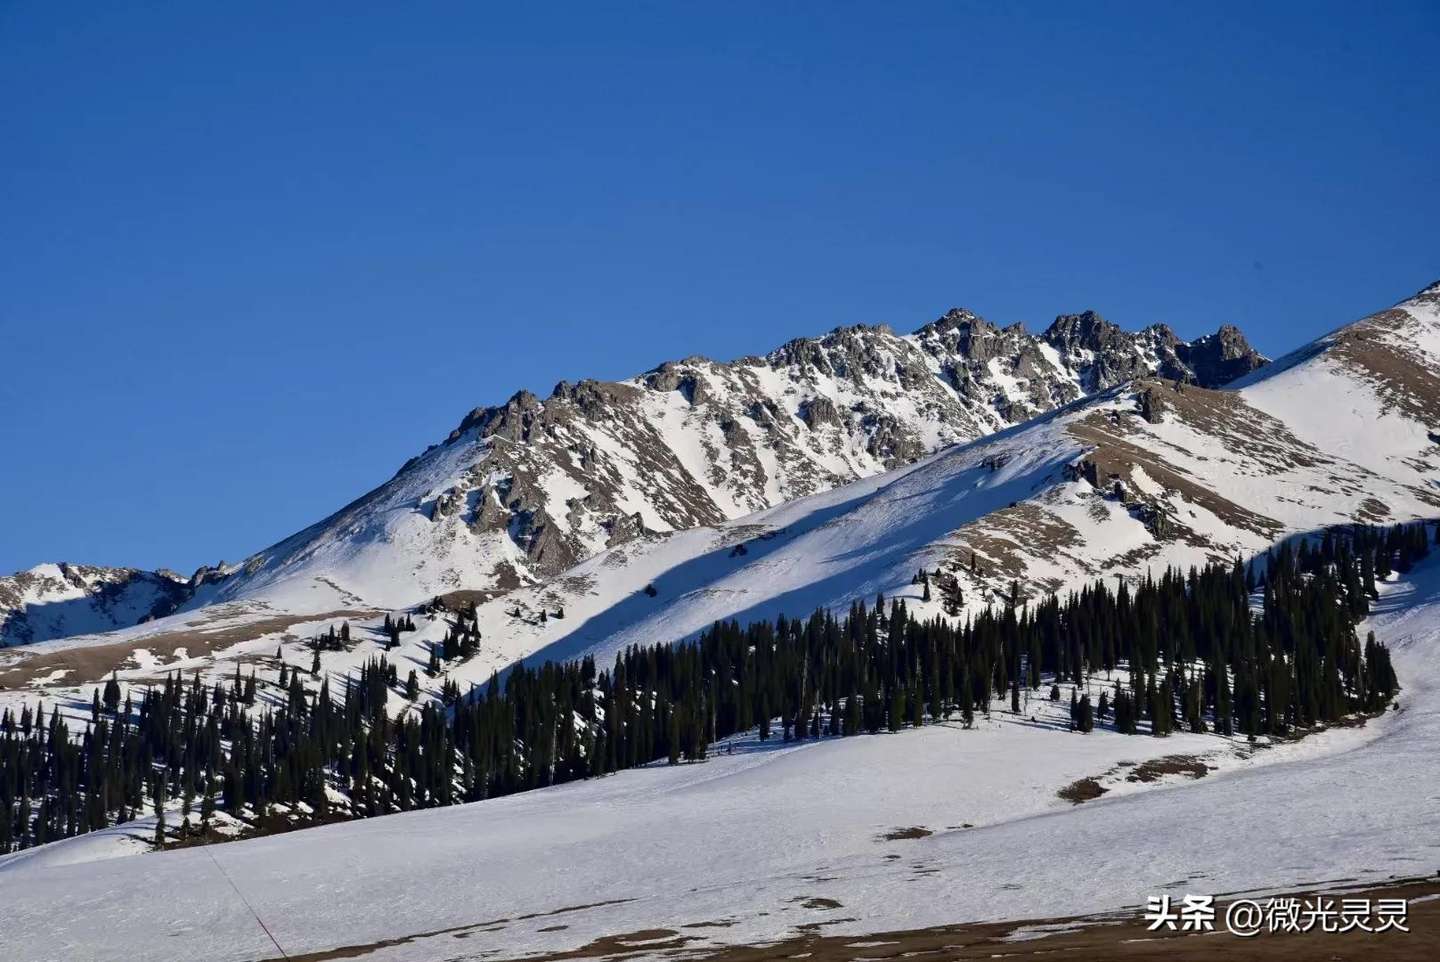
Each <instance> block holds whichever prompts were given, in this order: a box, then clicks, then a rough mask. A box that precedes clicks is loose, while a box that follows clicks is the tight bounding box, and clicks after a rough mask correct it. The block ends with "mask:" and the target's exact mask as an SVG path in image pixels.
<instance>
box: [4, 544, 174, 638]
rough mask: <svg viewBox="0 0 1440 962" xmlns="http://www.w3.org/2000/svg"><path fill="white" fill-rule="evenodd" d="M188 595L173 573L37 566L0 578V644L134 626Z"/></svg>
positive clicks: (74, 566)
mask: <svg viewBox="0 0 1440 962" xmlns="http://www.w3.org/2000/svg"><path fill="white" fill-rule="evenodd" d="M191 594H192V592H191V590H190V582H189V580H187V579H185V578H183V577H181V576H180V575H177V574H175V573H174V572H172V571H140V570H137V569H135V568H104V567H98V566H95V565H80V564H63V563H62V564H42V565H36V566H35V567H33V568H30V569H29V570H27V571H21V572H19V573H18V574H13V575H7V576H5V577H0V647H3V646H5V645H22V644H27V643H29V642H32V641H44V640H47V639H50V638H63V637H65V636H66V635H80V634H88V633H91V632H97V631H111V630H113V629H115V628H123V627H126V626H128V625H134V624H137V623H139V622H141V621H144V620H148V619H150V618H158V617H160V616H162V615H168V614H169V613H170V612H172V611H174V610H175V608H176V606H177V605H179V604H180V603H181V602H183V601H185V600H187V599H188V598H190V597H191Z"/></svg>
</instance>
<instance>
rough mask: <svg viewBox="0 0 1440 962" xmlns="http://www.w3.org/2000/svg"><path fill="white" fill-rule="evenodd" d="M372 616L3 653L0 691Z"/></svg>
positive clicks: (73, 681)
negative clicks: (142, 654)
mask: <svg viewBox="0 0 1440 962" xmlns="http://www.w3.org/2000/svg"><path fill="white" fill-rule="evenodd" d="M375 614H378V612H373V611H360V610H356V611H332V612H328V613H326V614H320V615H275V616H273V617H270V618H261V619H259V620H258V621H251V622H247V623H245V624H242V625H233V626H227V627H223V628H208V629H207V628H205V627H203V626H199V627H193V628H186V629H183V630H180V631H167V632H162V633H160V634H156V635H150V636H148V637H145V638H141V639H138V640H135V641H126V642H115V643H111V644H104V645H88V646H85V647H77V648H64V649H58V650H49V651H47V650H46V648H45V645H44V644H43V643H41V644H38V645H35V646H33V647H28V648H14V649H8V650H6V652H5V655H7V656H13V657H14V660H13V661H12V662H11V663H9V664H7V665H5V666H3V667H0V690H4V689H9V690H14V689H16V688H23V687H25V686H26V685H29V684H30V683H31V682H32V681H34V680H36V679H38V678H44V677H46V676H48V675H50V674H51V673H53V672H55V671H58V670H61V669H65V670H66V673H65V674H64V675H63V676H62V677H60V678H59V679H57V680H56V682H55V684H56V685H57V686H59V687H65V688H68V687H71V686H74V685H83V684H87V683H89V682H97V681H100V680H102V679H104V678H106V677H107V676H109V674H110V673H111V672H112V671H116V670H120V669H123V668H125V667H126V666H127V663H128V662H129V661H130V657H131V656H132V655H133V654H134V653H135V651H136V650H137V649H140V648H144V649H146V650H148V651H149V652H151V653H152V654H154V655H155V656H156V657H157V658H160V659H170V658H174V657H175V653H176V652H177V651H179V650H180V649H181V648H184V649H185V653H186V655H187V656H188V657H191V658H193V657H195V656H197V655H204V654H209V653H210V652H212V651H216V650H218V649H221V648H227V647H229V646H230V645H234V644H237V643H239V642H242V641H250V640H252V639H254V638H259V637H260V636H261V635H269V634H274V633H276V632H282V631H286V630H288V629H289V628H291V627H292V626H294V625H297V624H300V623H301V622H308V621H324V620H326V619H341V618H367V617H371V616H373V615H375Z"/></svg>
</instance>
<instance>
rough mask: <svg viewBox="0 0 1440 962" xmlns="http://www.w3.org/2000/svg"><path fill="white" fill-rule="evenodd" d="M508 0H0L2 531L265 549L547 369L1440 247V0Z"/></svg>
mask: <svg viewBox="0 0 1440 962" xmlns="http://www.w3.org/2000/svg"><path fill="white" fill-rule="evenodd" d="M519 6H521V5H517V4H506V5H500V4H476V3H465V4H460V3H457V4H434V3H409V4H393V3H387V4H373V5H372V4H365V3H347V4H280V3H276V4H254V5H251V4H234V3H227V4H219V3H196V2H183V3H125V4H107V3H62V2H58V0H57V2H52V0H44V2H40V0H35V2H20V0H8V2H0V91H3V94H0V458H3V461H0V570H5V571H8V570H14V569H17V568H21V567H28V566H29V565H32V564H35V563H37V562H40V561H42V560H73V561H89V562H95V563H104V564H131V565H138V566H161V565H165V566H171V567H175V568H179V569H182V570H185V571H187V572H188V571H189V570H191V569H193V568H194V567H195V566H196V565H198V564H200V563H202V562H212V561H216V560H219V559H220V558H222V557H223V558H226V559H229V560H235V559H238V558H239V557H242V556H243V555H245V554H247V553H249V552H252V551H255V550H257V549H259V548H261V547H263V546H265V545H266V544H269V543H270V542H273V541H275V540H277V539H279V538H281V537H283V536H285V535H287V534H289V533H291V532H293V531H295V530H297V529H298V528H300V527H303V526H304V525H306V524H308V523H310V522H312V521H315V520H317V519H318V518H320V517H321V516H323V515H324V514H326V513H328V512H329V511H331V510H333V509H335V508H337V507H338V506H340V505H341V504H343V503H344V502H346V501H348V500H349V499H351V498H352V497H354V496H356V495H358V494H360V493H362V492H363V491H365V490H366V489H368V488H369V487H371V486H373V485H374V484H376V483H378V482H380V481H383V480H384V479H385V478H387V477H388V476H389V475H390V474H391V473H393V472H394V470H395V469H396V468H397V467H398V466H399V465H400V464H401V463H402V462H403V461H404V460H405V459H406V458H407V457H409V456H410V455H412V454H415V453H417V452H418V451H419V450H421V449H422V448H424V447H425V445H427V444H428V443H431V442H433V441H436V440H439V439H440V438H442V437H444V435H445V434H446V433H447V432H448V431H449V430H450V429H451V428H452V427H453V426H454V425H455V424H456V423H457V422H458V421H459V420H460V418H461V416H462V415H463V414H464V413H465V412H466V411H467V410H468V409H470V408H471V407H474V406H476V405H479V404H486V403H494V402H498V401H501V400H503V399H504V398H506V397H508V396H509V395H510V394H511V393H512V392H513V391H514V390H516V389H517V388H520V387H528V388H531V389H533V390H536V391H537V392H542V393H543V392H548V391H549V389H550V388H551V387H552V386H553V385H554V383H555V382H556V381H557V380H559V379H561V378H569V379H576V378H580V377H583V376H596V377H621V376H626V375H629V374H631V373H635V372H637V371H641V370H644V369H646V368H649V367H650V366H652V365H653V364H655V363H657V362H659V361H661V360H663V359H666V358H670V357H678V356H684V355H687V354H693V353H703V354H708V355H711V356H718V357H724V358H728V357H733V356H736V355H740V354H747V353H758V352H762V351H764V350H766V349H769V348H770V347H773V346H775V345H776V344H778V343H779V342H781V341H783V340H785V339H787V338H790V337H793V336H798V335H802V334H809V333H818V332H820V331H824V330H828V329H829V328H831V327H833V326H835V325H836V324H840V323H853V322H861V321H865V322H873V321H886V322H889V323H891V324H893V325H895V326H896V327H897V328H900V329H905V330H909V329H912V328H913V327H915V326H918V325H919V324H920V323H922V322H924V321H925V320H928V319H930V318H932V317H934V316H936V315H938V314H939V313H941V312H943V311H944V310H945V309H946V308H948V307H951V306H955V305H963V306H967V307H970V308H972V309H974V310H977V311H979V312H980V313H982V314H985V315H986V316H988V317H991V318H992V319H994V320H997V321H1004V322H1009V321H1015V320H1023V321H1025V322H1027V323H1028V324H1031V325H1036V326H1043V325H1044V324H1045V323H1047V322H1048V321H1049V320H1050V319H1051V318H1053V317H1054V315H1055V314H1057V313H1060V312H1062V311H1070V310H1079V309H1084V308H1087V307H1093V308H1095V309H1097V310H1099V311H1101V312H1102V313H1104V314H1105V315H1106V316H1108V317H1111V318H1113V319H1114V320H1116V321H1118V322H1120V323H1121V324H1124V325H1126V326H1132V327H1133V326H1139V325H1143V324H1147V323H1150V322H1152V321H1157V320H1164V321H1167V322H1169V323H1170V324H1171V325H1173V326H1174V327H1175V328H1176V329H1177V330H1178V331H1180V332H1181V333H1182V334H1183V335H1186V336H1191V335H1196V334H1200V333H1204V332H1207V331H1211V330H1213V329H1214V328H1215V327H1216V326H1217V325H1219V324H1220V323H1222V322H1226V321H1232V322H1236V323H1238V324H1240V325H1241V326H1242V327H1243V328H1244V329H1245V330H1246V331H1247V332H1248V333H1249V334H1250V336H1251V338H1252V339H1253V341H1254V342H1255V343H1256V344H1257V345H1258V346H1259V347H1260V348H1261V349H1262V350H1265V351H1268V352H1281V351H1283V350H1285V349H1287V348H1288V347H1290V346H1293V345H1294V344H1296V343H1297V342H1300V341H1302V340H1305V339H1308V338H1310V337H1312V336H1314V335H1316V334H1318V333H1320V332H1322V331H1323V330H1325V329H1328V328H1330V327H1332V326H1334V325H1336V324H1337V323H1339V322H1341V321H1344V320H1346V319H1349V318H1352V317H1354V316H1357V315H1360V314H1364V313H1368V312H1369V311H1371V310H1373V309H1376V308H1380V307H1383V306H1386V305H1388V304H1390V303H1392V302H1393V301H1395V300H1397V299H1399V298H1401V297H1403V296H1406V295H1408V294H1410V293H1412V292H1414V291H1415V290H1417V289H1419V288H1420V287H1422V286H1424V285H1425V284H1427V283H1429V282H1431V281H1433V280H1435V279H1437V277H1440V244H1437V232H1440V70H1436V61H1435V57H1436V50H1437V49H1440V43H1437V41H1440V5H1437V4H1436V3H1435V2H1434V0H1426V2H1420V3H1414V4H1406V3H1399V2H1393V3H1392V2H1387V3H1382V4H1365V3H1358V2H1356V3H1346V4H1340V5H1336V6H1326V5H1322V4H1317V3H1303V4H1295V5H1287V4H1282V3H1265V4H1251V3H1236V4H1222V5H1212V4H1189V5H1181V4H1135V5H1128V6H1112V5H1109V4H1098V3H1087V4H1063V5H1062V4H1054V5H1051V4H1013V5H1012V4H993V3H977V4H965V3H945V4H933V5H931V4H918V3H904V4H895V3H883V4H882V3H874V4H868V5H858V4H840V3H823V4H814V5H808V4H798V3H785V4H754V5H746V4H738V5H737V4H730V3H726V4H718V3H717V4H709V5H701V4H691V3H683V4H682V3H675V4H644V5H642V4H618V3H617V4H603V5H596V4H578V5H575V6H551V5H541V4H525V5H523V6H524V9H523V10H522V9H517V8H518V7H519ZM252 7H254V8H259V9H252ZM602 8H603V9H602Z"/></svg>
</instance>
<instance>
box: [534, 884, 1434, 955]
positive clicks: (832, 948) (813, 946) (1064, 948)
mask: <svg viewBox="0 0 1440 962" xmlns="http://www.w3.org/2000/svg"><path fill="white" fill-rule="evenodd" d="M1339 891H1340V890H1338V889H1336V890H1331V891H1325V892H1324V893H1323V894H1325V895H1327V896H1329V897H1335V896H1336V894H1337V893H1338V892H1339ZM1437 893H1440V879H1425V880H1421V881H1413V882H1409V883H1406V884H1396V885H1391V886H1388V887H1385V888H1378V889H1368V890H1363V891H1361V890H1354V889H1347V890H1344V896H1345V897H1349V898H1355V897H1368V898H1371V899H1378V898H1407V899H1410V900H1411V905H1410V911H1409V920H1408V922H1407V925H1408V927H1409V928H1410V931H1409V932H1408V933H1406V932H1387V933H1384V934H1380V935H1376V934H1372V933H1366V932H1348V933H1345V934H1333V933H1331V934H1327V933H1323V932H1310V933H1301V934H1274V935H1271V934H1266V935H1260V936H1256V937H1254V938H1241V937H1239V936H1235V935H1231V934H1230V933H1229V932H1226V931H1223V922H1222V924H1221V926H1220V928H1221V929H1222V931H1219V932H1211V933H1205V934H1194V933H1184V934H1182V933H1179V932H1168V931H1166V932H1163V933H1157V932H1151V931H1149V930H1148V928H1147V923H1146V922H1145V921H1144V919H1143V917H1142V914H1143V913H1141V912H1140V911H1135V912H1130V913H1120V914H1116V915H1102V916H1082V917H1075V918H1063V919H1046V920H1040V921H1029V922H1023V923H1017V922H988V923H979V924H968V925H947V926H939V927H937V928H930V929H911V930H902V931H896V932H879V933H874V934H870V935H863V936H855V935H825V934H822V933H819V932H808V933H806V934H803V935H799V936H796V937H794V938H790V939H786V940H784V941H782V942H778V943H775V944H772V945H767V946H740V947H734V948H726V949H717V950H714V951H709V952H707V951H704V950H700V951H692V952H685V953H681V955H682V956H683V957H684V958H686V959H703V960H708V962H779V960H782V959H795V958H805V959H807V960H810V962H884V960H891V959H902V958H903V959H906V960H914V962H930V960H933V962H940V960H945V962H961V960H966V959H994V958H998V957H1003V958H1007V959H1021V960H1023V959H1039V958H1061V959H1075V960H1092V959H1094V960H1102V959H1104V960H1108V959H1127V960H1129V959H1133V960H1157V962H1159V960H1163V962H1202V960H1205V962H1208V960H1212V959H1222V960H1225V962H1312V960H1318V959H1324V960H1377V959H1378V960H1395V962H1412V960H1413V962H1422V960H1423V962H1434V960H1435V959H1437V958H1440V899H1434V900H1431V901H1427V902H1418V903H1417V902H1415V901H1414V900H1415V899H1417V898H1421V897H1424V896H1433V895H1435V894H1437ZM1307 894H1320V893H1307ZM1219 901H1220V900H1217V902H1219ZM1262 901H1263V900H1262ZM1224 904H1228V903H1222V907H1221V908H1220V909H1219V910H1218V912H1217V918H1220V919H1223V918H1224V908H1223V905H1224ZM1037 925H1058V926H1061V929H1060V930H1058V931H1056V932H1055V933H1054V934H1043V933H1034V932H1033V927H1035V926H1037ZM1019 930H1032V931H1031V932H1030V933H1028V934H1035V935H1036V936H1037V937H1035V938H1027V939H1025V940H1024V941H1014V942H1011V941H1004V939H1005V938H1006V936H1009V935H1011V934H1012V933H1015V932H1017V931H1019ZM646 934H647V935H652V936H653V937H657V938H663V937H665V936H666V935H669V936H674V935H676V933H674V932H668V931H667V930H658V931H657V932H654V933H646ZM617 939H618V941H617V940H599V941H597V942H595V943H592V944H591V945H590V946H586V947H584V948H582V949H577V950H574V951H571V952H566V953H560V954H556V955H547V956H541V957H539V958H538V959H536V960H532V962H559V960H561V959H593V958H606V959H625V958H635V957H636V956H638V955H640V954H642V951H643V952H650V951H652V950H654V949H656V948H659V943H655V942H651V943H649V944H647V945H645V946H643V947H640V948H630V949H629V950H628V951H627V950H626V949H625V946H626V944H627V941H626V939H625V937H617ZM628 944H629V945H631V946H634V939H633V934H632V938H631V939H630V940H629V943H628Z"/></svg>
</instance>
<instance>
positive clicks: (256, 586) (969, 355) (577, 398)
mask: <svg viewBox="0 0 1440 962" xmlns="http://www.w3.org/2000/svg"><path fill="white" fill-rule="evenodd" d="M1263 363H1264V360H1263V358H1261V357H1260V356H1259V355H1258V354H1256V353H1255V352H1254V351H1253V350H1252V349H1251V348H1250V346H1249V345H1248V344H1247V343H1246V341H1245V339H1244V337H1243V336H1242V335H1241V334H1240V332H1239V331H1238V330H1236V329H1235V328H1233V327H1229V326H1226V327H1222V328H1221V329H1220V330H1219V331H1218V332H1217V333H1216V334H1213V335H1210V336H1208V337H1204V338H1200V339H1198V340H1196V341H1194V342H1185V341H1182V340H1180V339H1179V338H1177V337H1176V336H1175V335H1174V333H1173V332H1171V331H1170V330H1169V329H1168V328H1166V327H1164V326H1163V325H1157V326H1153V327H1150V328H1146V329H1145V330H1143V331H1140V332H1138V333H1127V332H1124V331H1122V330H1120V329H1119V328H1118V327H1117V326H1115V325H1114V324H1111V323H1110V322H1108V321H1106V320H1104V319H1103V318H1101V317H1099V316H1098V315H1096V314H1094V313H1093V312H1086V313H1084V314H1076V315H1066V316H1062V317H1060V318H1057V319H1056V321H1055V322H1054V323H1053V324H1052V325H1051V326H1050V327H1049V328H1048V329H1047V330H1046V331H1045V332H1044V333H1043V334H1040V335H1038V336H1037V335H1032V334H1029V333H1027V332H1026V331H1025V330H1024V329H1023V328H1022V327H1021V326H1019V325H1013V326H1010V327H1006V328H999V327H996V326H994V325H992V324H990V323H988V322H986V321H985V320H983V319H982V318H979V317H977V316H975V315H974V314H971V313H969V312H967V311H962V310H953V311H951V312H949V313H948V314H946V315H945V316H944V317H942V318H940V319H939V320H937V321H935V322H933V323H931V324H927V325H926V326H924V327H922V328H921V329H920V330H919V331H917V332H915V333H914V334H912V335H908V336H900V335H896V334H895V333H893V332H892V331H890V330H889V329H888V328H885V327H848V328H839V329H836V330H835V331H833V332H831V333H830V334H828V335H825V336H824V337H819V338H805V339H800V340H795V341H791V342H789V343H787V344H785V345H784V346H783V347H781V348H780V349H778V350H776V351H774V352H773V353H771V354H769V355H767V356H765V357H747V358H742V359H740V360H737V361H733V362H729V363H720V362H715V361H710V360H706V359H704V358H689V359H687V360H684V361H679V362H673V363H667V364H662V365H661V366H659V367H657V368H655V369H654V370H652V371H650V372H648V373H646V374H644V375H641V376H639V377H635V378H631V379H630V380H628V381H621V382H614V383H605V382H598V381H582V382H580V383H579V384H569V383H561V384H560V385H558V386H557V387H556V388H555V390H554V391H553V392H552V394H551V395H550V397H548V398H546V399H544V400H541V399H539V398H537V397H536V396H534V395H532V394H530V393H528V392H520V393H519V394H516V395H515V396H514V397H512V398H511V399H510V400H509V401H508V402H506V403H505V404H503V405H501V406H498V407H492V408H479V409H476V410H475V411H472V412H471V413H470V414H469V415H467V416H466V417H465V419H464V420H463V421H462V422H461V424H460V425H459V427H457V428H456V429H455V431H454V432H453V433H452V434H451V435H450V437H449V438H447V439H446V441H445V442H444V443H443V444H440V445H437V446H435V447H433V448H431V449H430V450H428V451H426V452H425V453H424V454H422V455H421V456H419V457H417V458H415V459H413V460H412V461H411V462H409V463H408V464H406V465H405V466H404V467H403V468H402V469H401V470H400V471H399V473H398V474H397V475H396V476H395V477H394V478H392V479H391V480H390V481H389V482H387V483H386V484H384V485H382V486H381V487H379V488H377V489H376V490H375V491H373V492H371V493H370V494H367V495H365V496H364V497H362V498H360V499H359V500H357V501H356V502H354V503H353V504H351V505H349V506H347V507H346V508H344V509H342V510H341V511H339V512H337V513H336V514H335V515H332V516H331V517H329V518H327V519H325V520H324V521H322V522H320V523H319V524H317V525H315V526H314V527H312V528H309V529H307V530H305V531H303V532H300V533H299V534H297V535H295V536H293V537H292V538H290V539H288V540H286V541H283V542H281V543H280V544H277V545H275V546H274V547H272V548H269V549H267V550H265V551H262V552H260V553H259V554H257V555H256V556H254V557H253V558H251V559H249V560H248V561H246V562H244V563H242V564H241V565H240V566H238V571H237V572H236V574H234V575H233V576H232V577H230V578H229V579H228V580H226V581H225V582H224V583H223V584H220V585H218V586H217V587H216V588H215V590H214V592H213V594H212V593H210V592H207V593H204V595H203V599H204V600H207V601H208V600H210V599H211V598H212V597H213V598H218V599H221V600H234V599H257V600H263V601H265V602H267V603H269V604H271V605H274V606H277V607H280V608H284V609H287V610H292V611H321V610H326V609H327V608H333V607H342V606H355V605H361V604H365V605H388V606H400V605H404V604H411V603H414V602H417V601H419V600H422V599H424V598H427V597H430V596H432V595H435V594H440V593H443V592H447V591H452V590H456V589H461V588H465V589H479V590H486V589H488V590H495V591H498V590H505V589H510V588H515V587H518V586H521V585H525V584H533V583H536V582H538V581H540V580H543V579H544V578H546V577H548V576H553V575H556V574H559V573H560V572H562V571H564V570H566V569H568V568H570V567H571V566H572V565H574V564H576V563H577V562H579V561H581V560H583V559H585V558H587V557H589V556H591V555H594V554H595V553H596V552H599V551H603V550H604V549H606V548H607V547H613V546H615V545H618V544H622V543H626V542H629V541H631V540H632V539H634V538H636V537H638V536H641V535H644V534H647V533H656V532H667V531H676V530H683V529H687V528H693V527H696V526H699V525H715V524H720V523H723V522H725V521H727V520H732V519H735V518H740V517H743V516H745V515H748V514H750V513H752V512H755V511H759V510H763V509H766V508H771V507H774V506H776V505H780V504H784V503H785V502H788V501H791V500H793V499H795V498H798V497H803V496H806V495H810V494H814V493H817V492H821V491H827V490H830V489H833V488H835V487H836V486H838V485H843V484H845V483H847V482H850V481H853V480H855V479H857V478H863V477H869V476H873V475H876V474H878V473H881V472H883V471H886V470H890V469H894V468H897V467H900V466H903V465H906V464H909V463H913V462H914V461H916V460H917V459H919V458H921V457H923V456H925V455H927V454H929V453H930V452H932V451H934V450H936V449H938V448H940V447H943V446H946V445H949V444H954V443H956V442H963V441H968V440H973V439H975V438H978V437H982V436H985V435H987V434H989V433H991V432H993V431H996V430H998V429H1001V428H1004V427H1006V426H1007V425H1010V424H1013V423H1016V422H1019V421H1022V420H1024V419H1026V418H1029V417H1031V416H1033V415H1035V414H1037V413H1042V412H1045V411H1049V410H1052V409H1054V408H1056V407H1057V406H1059V405H1062V404H1065V403H1068V402H1071V401H1073V400H1075V399H1077V398H1080V397H1082V396H1084V395H1086V394H1088V393H1091V392H1094V391H1097V390H1103V389H1105V388H1107V387H1110V386H1112V385H1114V384H1117V383H1121V382H1123V381H1126V380H1128V379H1130V378H1132V377H1136V376H1143V375H1155V376H1160V377H1164V378H1168V379H1178V380H1183V381H1189V382H1193V383H1198V384H1203V385H1210V386H1216V385H1218V384H1220V383H1223V382H1225V381H1227V380H1229V379H1231V378H1233V377H1236V376H1239V375H1242V374H1244V373H1247V372H1249V371H1252V370H1254V369H1255V368H1256V367H1258V366H1259V365H1261V364H1263Z"/></svg>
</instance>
